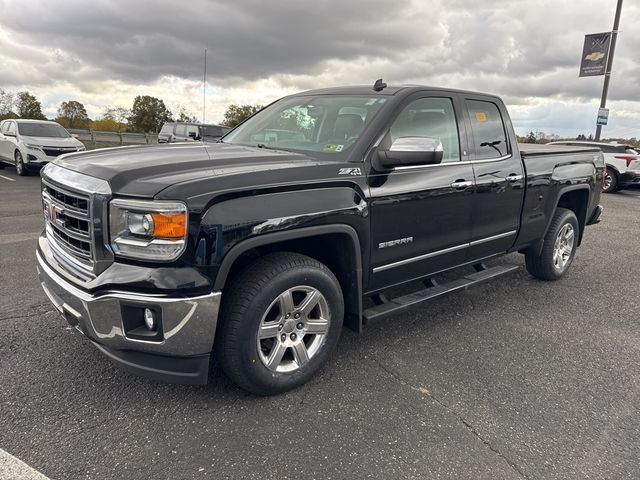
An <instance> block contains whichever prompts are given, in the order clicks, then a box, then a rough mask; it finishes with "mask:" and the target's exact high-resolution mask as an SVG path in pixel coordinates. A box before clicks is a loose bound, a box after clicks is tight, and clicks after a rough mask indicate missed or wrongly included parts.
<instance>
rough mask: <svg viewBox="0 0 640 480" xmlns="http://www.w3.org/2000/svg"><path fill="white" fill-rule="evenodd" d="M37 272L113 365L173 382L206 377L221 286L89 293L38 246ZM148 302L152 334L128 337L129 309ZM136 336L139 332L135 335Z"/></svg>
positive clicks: (69, 317) (195, 381)
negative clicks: (153, 317) (198, 291)
mask: <svg viewBox="0 0 640 480" xmlns="http://www.w3.org/2000/svg"><path fill="white" fill-rule="evenodd" d="M36 256H37V259H38V274H39V276H40V282H41V284H42V288H43V290H44V292H45V293H46V295H47V296H48V297H49V300H51V302H52V303H53V305H54V306H55V307H56V308H57V309H58V311H59V312H60V313H61V314H62V315H63V316H64V317H65V319H66V320H67V322H68V323H69V324H70V325H71V326H73V327H75V328H76V329H77V330H78V331H80V332H81V333H83V334H84V335H85V336H86V337H88V338H89V339H90V340H91V341H92V343H93V344H94V345H95V346H96V347H97V348H98V349H99V350H100V351H101V352H102V353H104V354H106V355H107V356H108V357H109V358H110V359H111V360H112V361H114V362H115V363H116V365H117V366H119V367H121V368H122V369H124V370H127V371H130V372H133V373H135V374H138V375H141V376H144V377H148V378H153V379H157V380H161V381H167V382H172V383H189V384H204V383H207V378H208V372H209V360H210V356H211V350H212V347H213V339H214V337H215V330H216V324H217V319H218V311H219V307H220V296H221V293H220V292H214V293H209V294H207V295H201V296H197V297H186V296H182V297H170V296H167V295H153V294H144V295H143V294H136V293H130V292H122V291H113V290H109V291H105V292H101V293H99V294H90V293H88V292H85V291H83V290H80V289H79V288H77V287H75V286H74V285H72V284H70V283H69V282H67V281H66V280H65V279H63V278H62V277H61V276H60V275H58V274H57V273H56V272H55V271H54V270H53V269H52V268H51V267H50V266H49V265H47V263H46V262H45V260H44V259H43V257H42V255H41V254H40V252H39V251H37V252H36ZM144 308H150V309H152V310H153V311H155V312H158V314H159V316H158V318H159V319H161V321H160V324H159V326H158V329H159V330H160V331H159V334H158V336H157V337H156V338H154V339H153V340H144V339H140V338H131V336H132V335H133V336H136V335H135V333H134V332H133V331H127V327H126V325H128V324H129V325H130V324H131V322H130V320H129V319H128V317H127V316H128V315H132V312H136V311H140V309H144ZM137 336H138V337H139V335H137Z"/></svg>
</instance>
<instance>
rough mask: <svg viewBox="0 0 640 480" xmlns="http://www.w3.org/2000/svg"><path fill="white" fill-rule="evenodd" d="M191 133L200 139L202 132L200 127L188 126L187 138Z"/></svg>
mask: <svg viewBox="0 0 640 480" xmlns="http://www.w3.org/2000/svg"><path fill="white" fill-rule="evenodd" d="M190 133H194V134H195V136H196V137H199V136H200V132H199V131H198V125H187V136H188V135H189V134H190Z"/></svg>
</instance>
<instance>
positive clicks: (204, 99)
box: [202, 48, 207, 125]
mask: <svg viewBox="0 0 640 480" xmlns="http://www.w3.org/2000/svg"><path fill="white" fill-rule="evenodd" d="M206 111H207V49H206V48H205V49H204V75H203V77H202V124H203V125H204V124H205V123H207V122H206V121H205V114H206Z"/></svg>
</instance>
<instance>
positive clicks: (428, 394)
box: [365, 355, 530, 480]
mask: <svg viewBox="0 0 640 480" xmlns="http://www.w3.org/2000/svg"><path fill="white" fill-rule="evenodd" d="M366 358H367V357H365V359H366ZM368 358H370V359H371V360H372V361H373V362H374V363H375V364H376V365H377V366H378V367H379V368H380V369H381V370H383V371H384V372H386V373H387V374H389V375H390V376H391V377H392V378H394V379H395V380H397V381H398V382H399V383H400V384H402V385H404V386H406V387H409V388H410V389H411V390H414V391H416V392H419V393H421V394H422V395H424V396H426V397H428V398H429V399H430V400H431V401H432V402H434V403H435V404H437V405H439V406H440V407H442V408H443V409H445V410H446V411H447V412H448V413H450V414H451V415H454V416H455V417H456V418H457V419H458V420H459V421H460V423H462V425H464V426H465V428H466V429H467V430H469V431H470V432H471V433H472V434H473V435H474V436H475V437H476V438H477V439H478V440H480V441H481V442H482V443H483V444H484V445H485V446H486V447H487V448H489V450H491V451H492V452H493V453H495V454H496V455H498V457H500V458H501V459H502V460H503V461H504V462H505V463H506V464H507V465H508V466H509V467H510V468H511V469H512V470H513V471H514V472H516V473H517V474H518V475H519V476H520V477H521V478H524V479H527V480H528V479H529V478H530V477H529V476H527V475H526V474H525V473H524V472H523V471H522V470H521V469H520V468H519V467H518V465H517V464H516V463H515V462H513V461H511V460H509V458H507V456H506V455H505V454H503V453H502V452H501V451H500V450H498V449H497V448H496V447H494V446H493V445H492V444H491V442H489V440H487V439H485V438H484V437H483V436H482V435H481V434H480V432H479V431H478V430H477V429H476V427H474V426H473V425H472V424H471V423H470V422H469V421H468V420H466V419H465V418H464V417H463V416H462V415H461V414H460V413H458V412H457V411H455V410H454V409H453V408H452V407H450V406H449V405H447V404H446V403H445V402H443V401H442V400H440V399H439V398H437V397H436V396H435V395H433V393H431V392H430V391H429V390H428V389H426V388H424V387H416V386H414V385H412V384H411V383H410V382H409V381H408V380H407V379H405V378H403V377H402V376H401V375H400V374H398V373H397V372H395V371H393V370H391V369H390V368H388V367H387V366H386V365H384V364H383V363H382V362H381V361H379V360H378V359H376V358H375V357H373V356H371V355H370V356H369V357H368Z"/></svg>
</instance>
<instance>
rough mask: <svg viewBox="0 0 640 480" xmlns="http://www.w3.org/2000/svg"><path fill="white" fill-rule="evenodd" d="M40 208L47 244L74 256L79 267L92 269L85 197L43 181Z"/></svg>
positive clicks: (91, 241)
mask: <svg viewBox="0 0 640 480" xmlns="http://www.w3.org/2000/svg"><path fill="white" fill-rule="evenodd" d="M42 208H43V211H44V218H45V224H46V231H47V238H48V239H49V241H50V243H51V244H52V245H53V246H55V247H58V248H59V249H61V250H63V252H64V253H65V254H66V255H67V256H71V257H72V258H73V259H75V260H76V262H75V263H76V264H78V263H79V264H80V265H79V266H84V267H85V268H86V269H87V270H90V269H92V267H93V261H94V247H93V234H92V233H93V232H92V228H91V217H90V208H89V197H88V196H84V195H81V194H78V193H72V192H69V191H66V190H64V189H61V188H59V187H57V186H53V185H50V184H46V183H43V188H42Z"/></svg>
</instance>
